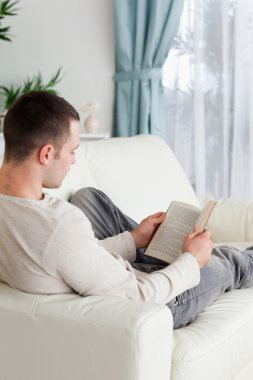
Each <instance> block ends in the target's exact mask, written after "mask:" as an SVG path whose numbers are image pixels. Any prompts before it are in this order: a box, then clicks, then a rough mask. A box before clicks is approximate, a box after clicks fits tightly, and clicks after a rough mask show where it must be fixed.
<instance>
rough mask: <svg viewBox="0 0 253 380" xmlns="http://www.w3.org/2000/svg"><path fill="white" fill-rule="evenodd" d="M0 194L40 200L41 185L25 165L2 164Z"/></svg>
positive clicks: (34, 174) (41, 195) (30, 169)
mask: <svg viewBox="0 0 253 380" xmlns="http://www.w3.org/2000/svg"><path fill="white" fill-rule="evenodd" d="M0 194H4V195H9V196H12V197H18V198H28V199H38V200H39V199H42V198H43V193H42V185H41V183H40V181H38V178H37V176H36V173H34V171H33V170H32V168H31V167H30V168H29V166H28V165H26V164H22V165H13V164H11V163H3V165H2V167H1V168H0Z"/></svg>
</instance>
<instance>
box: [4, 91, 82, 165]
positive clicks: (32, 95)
mask: <svg viewBox="0 0 253 380" xmlns="http://www.w3.org/2000/svg"><path fill="white" fill-rule="evenodd" d="M72 120H77V121H79V120H80V118H79V114H78V112H77V111H76V110H75V108H74V107H73V106H72V105H71V104H69V103H68V102H67V101H66V100H65V99H63V98H61V97H59V96H57V95H54V94H50V93H48V92H45V91H31V92H29V93H27V94H24V95H22V96H21V97H20V98H19V99H18V100H17V101H16V102H15V103H14V104H13V105H12V106H11V107H10V109H9V110H8V112H7V114H6V115H5V118H4V128H3V133H4V139H5V160H7V161H10V160H14V161H16V162H22V161H23V160H24V159H25V158H27V157H28V156H29V155H30V154H32V152H33V151H34V150H35V149H36V148H39V147H40V146H43V145H45V144H52V145H53V146H54V147H55V149H56V150H60V148H61V147H62V145H63V144H64V142H65V141H66V140H67V137H68V136H69V127H70V122H71V121H72Z"/></svg>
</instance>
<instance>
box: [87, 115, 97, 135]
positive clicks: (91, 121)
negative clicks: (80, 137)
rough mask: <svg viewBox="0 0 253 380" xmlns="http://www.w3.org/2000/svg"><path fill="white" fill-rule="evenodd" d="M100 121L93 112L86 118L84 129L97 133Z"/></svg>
mask: <svg viewBox="0 0 253 380" xmlns="http://www.w3.org/2000/svg"><path fill="white" fill-rule="evenodd" d="M98 126H99V123H98V121H97V119H95V118H94V117H93V116H92V114H91V115H90V116H88V117H87V119H85V122H84V129H85V132H87V133H95V132H96V131H97V129H98Z"/></svg>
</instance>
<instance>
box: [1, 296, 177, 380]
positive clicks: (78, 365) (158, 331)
mask: <svg viewBox="0 0 253 380" xmlns="http://www.w3.org/2000/svg"><path fill="white" fill-rule="evenodd" d="M11 292H12V293H13V295H14V296H15V293H20V292H18V291H16V290H11ZM1 295H2V294H1ZM12 299H13V302H14V304H13V305H14V307H15V297H12ZM0 326H2V327H3V326H4V328H3V329H1V330H3V331H1V342H2V344H0V346H1V348H0V354H1V355H4V356H5V357H6V358H9V363H8V361H7V360H6V361H5V360H4V363H3V366H2V365H1V367H2V368H1V373H2V374H4V376H3V377H4V378H5V380H10V379H14V378H17V377H18V378H19V379H20V380H25V379H30V378H31V379H32V378H36V380H44V379H46V378H47V379H55V380H58V379H61V380H69V379H71V378H74V379H75V380H81V379H89V380H101V379H103V380H114V379H115V380H116V379H121V380H132V379H136V380H153V379H155V378H159V380H168V379H169V378H170V368H171V350H172V332H173V330H172V315H171V313H170V310H169V308H167V307H166V306H159V305H156V304H151V303H147V302H137V301H131V300H127V299H121V298H117V297H95V296H92V297H84V298H83V297H79V296H77V295H76V294H69V295H55V296H44V297H41V298H40V299H39V300H38V302H36V304H35V305H33V312H32V315H27V314H26V313H24V312H22V313H17V311H15V310H10V308H8V310H3V309H2V308H0ZM17 336H18V341H17ZM3 342H4V343H3ZM19 342H20V343H19ZM24 342H25V350H24V349H21V345H22V347H24ZM12 358H15V366H13V365H12V363H11V362H10V361H11V360H12ZM42 358H43V359H42ZM17 361H18V362H17ZM31 363H32V364H31ZM36 369H37V370H36ZM35 370H36V373H35ZM15 371H16V372H15ZM35 375H36V376H35ZM29 376H30V377H29Z"/></svg>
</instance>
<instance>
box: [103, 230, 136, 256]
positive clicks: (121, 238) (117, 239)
mask: <svg viewBox="0 0 253 380" xmlns="http://www.w3.org/2000/svg"><path fill="white" fill-rule="evenodd" d="M99 244H100V245H101V246H102V247H104V248H105V249H106V250H107V251H108V252H111V253H113V252H116V253H118V254H119V255H120V256H121V257H123V259H124V260H128V261H129V262H130V263H131V262H133V261H134V260H135V259H136V246H135V243H134V239H133V237H132V235H131V234H130V232H128V231H126V232H123V233H121V234H118V235H116V236H112V237H108V238H106V239H104V240H99Z"/></svg>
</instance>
